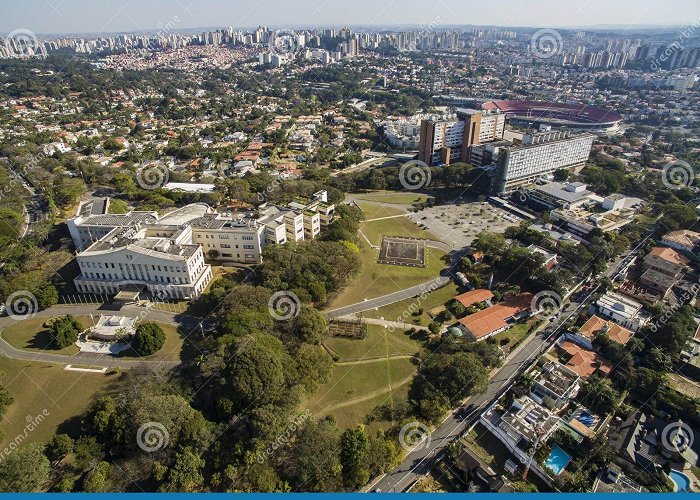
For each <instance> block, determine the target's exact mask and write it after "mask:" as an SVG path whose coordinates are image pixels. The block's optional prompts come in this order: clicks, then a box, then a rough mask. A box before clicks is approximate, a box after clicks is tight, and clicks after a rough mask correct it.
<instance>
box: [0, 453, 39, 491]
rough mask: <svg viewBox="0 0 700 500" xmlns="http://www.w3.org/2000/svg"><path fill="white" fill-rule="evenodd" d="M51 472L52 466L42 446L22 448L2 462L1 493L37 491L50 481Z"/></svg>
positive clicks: (0, 466) (0, 462)
mask: <svg viewBox="0 0 700 500" xmlns="http://www.w3.org/2000/svg"><path fill="white" fill-rule="evenodd" d="M50 471H51V464H50V463H49V459H48V458H46V456H45V455H44V449H43V447H42V446H41V445H39V444H37V443H31V444H28V445H25V446H22V447H21V448H18V449H17V450H15V451H13V452H12V453H10V454H9V455H7V457H6V458H5V459H4V460H2V461H0V492H3V493H23V492H25V493H26V492H32V491H37V490H39V489H41V488H42V486H43V484H44V483H45V482H46V481H47V480H48V478H49V472H50Z"/></svg>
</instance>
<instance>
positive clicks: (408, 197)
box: [357, 191, 428, 205]
mask: <svg viewBox="0 0 700 500" xmlns="http://www.w3.org/2000/svg"><path fill="white" fill-rule="evenodd" d="M357 199H359V200H367V201H376V202H377V203H393V204H396V205H412V204H413V203H416V202H422V201H425V200H427V199H428V197H427V196H426V195H424V194H419V193H405V192H391V191H386V192H383V193H367V194H361V195H359V196H357Z"/></svg>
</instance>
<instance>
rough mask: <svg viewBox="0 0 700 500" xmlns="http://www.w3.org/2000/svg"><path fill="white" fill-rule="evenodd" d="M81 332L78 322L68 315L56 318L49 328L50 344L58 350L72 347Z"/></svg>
mask: <svg viewBox="0 0 700 500" xmlns="http://www.w3.org/2000/svg"><path fill="white" fill-rule="evenodd" d="M81 330H82V326H81V325H80V322H79V321H78V320H77V319H76V318H74V317H73V316H71V315H70V314H68V315H67V316H64V317H62V318H58V319H56V320H54V321H53V323H51V326H49V336H50V338H51V344H52V345H54V346H56V347H57V348H58V349H63V348H65V347H68V346H70V345H73V344H75V342H76V341H77V340H78V334H79V333H80V331H81Z"/></svg>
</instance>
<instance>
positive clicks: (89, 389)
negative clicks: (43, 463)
mask: <svg viewBox="0 0 700 500" xmlns="http://www.w3.org/2000/svg"><path fill="white" fill-rule="evenodd" d="M63 368H64V367H63V365H52V364H47V363H31V362H26V361H19V360H14V359H8V358H0V370H1V371H2V372H4V373H5V376H4V377H3V378H2V383H3V384H4V386H5V387H6V388H7V390H8V391H9V392H10V394H11V395H12V397H13V398H14V400H15V401H14V403H12V404H11V405H10V406H9V407H8V409H7V413H6V414H5V417H4V418H3V419H2V421H1V422H0V428H1V429H2V430H3V432H4V436H3V439H2V442H1V443H0V449H4V448H5V447H6V446H7V445H8V444H9V443H10V442H11V441H13V440H14V439H15V438H16V437H17V436H18V435H20V434H22V435H24V430H25V426H26V425H27V417H28V416H30V417H36V416H38V415H42V413H43V414H44V415H46V414H47V413H48V415H47V416H45V418H44V420H43V421H42V422H41V423H40V424H38V425H36V426H35V428H34V430H33V431H31V432H28V434H27V437H26V439H25V441H24V442H25V443H27V442H40V443H46V442H48V441H49V440H50V439H51V437H52V436H53V434H54V432H55V431H56V429H57V428H58V427H59V425H60V426H61V432H66V431H67V430H78V428H79V422H77V420H76V419H75V418H74V417H76V416H78V415H79V414H81V413H82V412H83V411H85V410H86V409H87V407H88V406H89V405H90V403H91V402H92V401H93V400H94V399H95V398H97V397H99V396H101V395H104V394H108V393H110V392H116V391H118V389H119V386H120V382H119V377H120V376H119V375H117V374H111V375H110V374H101V373H86V372H72V371H66V370H64V369H63ZM44 410H46V412H44Z"/></svg>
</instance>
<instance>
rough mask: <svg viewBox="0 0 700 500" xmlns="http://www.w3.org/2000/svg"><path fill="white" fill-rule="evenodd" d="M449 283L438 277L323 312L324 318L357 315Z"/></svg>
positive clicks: (444, 278) (448, 280) (445, 279)
mask: <svg viewBox="0 0 700 500" xmlns="http://www.w3.org/2000/svg"><path fill="white" fill-rule="evenodd" d="M449 282H450V278H448V277H446V276H439V277H437V278H435V279H432V280H430V281H427V282H425V283H421V284H420V285H416V286H412V287H410V288H405V289H403V290H399V291H397V292H392V293H390V294H387V295H382V296H381V297H375V298H373V299H367V300H365V301H363V302H358V303H356V304H351V305H349V306H345V307H339V308H338V309H332V310H330V311H325V313H326V316H328V317H329V318H331V319H335V318H339V317H341V316H349V315H351V314H357V313H360V312H363V311H369V310H370V309H374V308H375V307H382V306H388V305H389V304H393V303H395V302H400V301H402V300H405V299H410V298H411V297H415V296H416V295H420V294H422V293H427V292H432V291H435V290H437V289H438V288H441V287H443V286H445V285H446V284H447V283H449Z"/></svg>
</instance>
